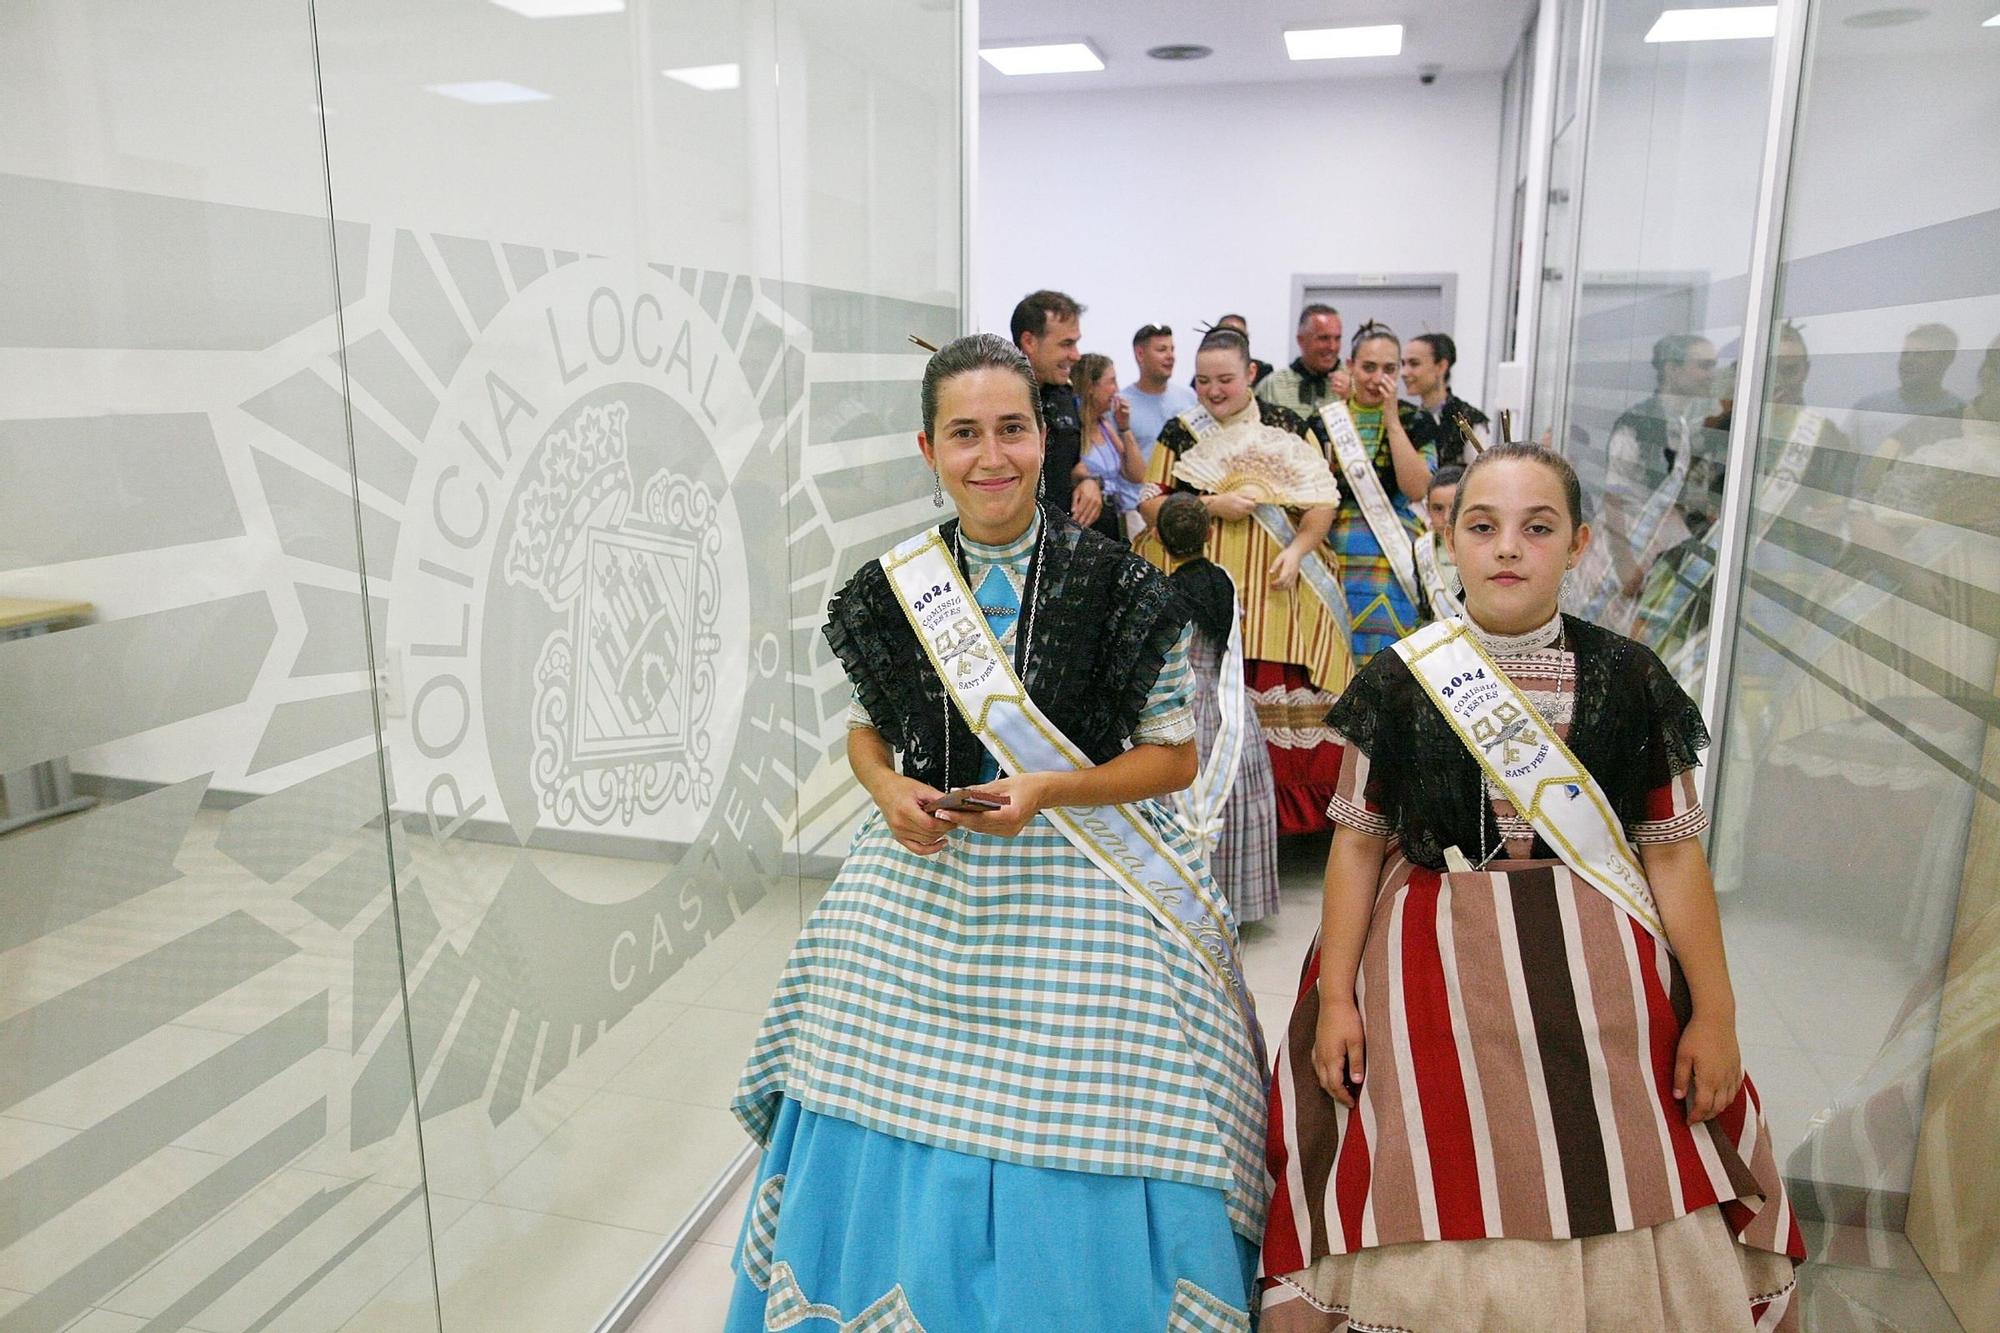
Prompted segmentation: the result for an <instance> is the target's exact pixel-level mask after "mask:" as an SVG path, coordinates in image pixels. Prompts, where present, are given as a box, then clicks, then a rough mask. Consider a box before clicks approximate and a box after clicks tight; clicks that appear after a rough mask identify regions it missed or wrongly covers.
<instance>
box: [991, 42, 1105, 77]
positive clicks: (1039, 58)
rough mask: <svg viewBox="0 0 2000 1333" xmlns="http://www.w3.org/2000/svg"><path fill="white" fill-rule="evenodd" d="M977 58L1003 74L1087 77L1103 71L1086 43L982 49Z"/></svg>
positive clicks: (1100, 63)
mask: <svg viewBox="0 0 2000 1333" xmlns="http://www.w3.org/2000/svg"><path fill="white" fill-rule="evenodd" d="M979 58H980V59H981V60H984V61H985V62H986V63H987V64H989V65H991V66H993V68H995V69H997V70H999V71H1000V72H1001V73H1002V74H1089V73H1092V72H1094V71H1096V70H1100V69H1103V68H1104V57H1103V56H1100V55H1098V54H1097V49H1096V48H1095V47H1093V46H1092V45H1091V44H1090V43H1089V42H1058V43H1056V44H1055V45H1053V46H982V47H980V48H979Z"/></svg>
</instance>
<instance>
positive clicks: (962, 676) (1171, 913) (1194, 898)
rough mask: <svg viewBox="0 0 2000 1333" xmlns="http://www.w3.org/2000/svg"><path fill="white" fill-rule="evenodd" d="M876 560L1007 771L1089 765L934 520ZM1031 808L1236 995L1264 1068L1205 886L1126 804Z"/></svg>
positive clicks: (1228, 934) (1239, 974) (1225, 934)
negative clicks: (1028, 677) (985, 609)
mask: <svg viewBox="0 0 2000 1333" xmlns="http://www.w3.org/2000/svg"><path fill="white" fill-rule="evenodd" d="M882 569H883V571H884V572H885V573H887V574H888V576H889V582H890V584H891V585H892V586H894V588H895V589H896V600H897V602H898V603H899V604H900V605H901V606H902V608H903V613H904V614H905V615H906V616H908V617H909V619H910V626H911V628H912V629H914V630H915V631H916V634H917V641H918V642H919V643H921V644H922V645H923V648H924V654H925V656H927V657H928V658H929V659H930V663H931V667H932V669H934V670H935V671H936V672H937V674H938V679H940V680H942V681H943V682H944V686H945V692H946V693H947V694H949V695H950V696H951V699H952V702H953V703H954V704H956V705H957V706H958V711H959V713H960V714H961V715H962V716H963V717H964V718H965V720H966V723H967V724H968V725H969V726H970V727H971V728H972V734H973V735H974V736H976V737H978V738H979V741H980V743H981V744H982V745H984V746H985V747H986V748H987V750H988V751H990V752H991V753H992V755H993V757H994V758H995V759H997V760H999V761H1000V763H1001V765H1002V767H1003V768H1005V769H1006V771H1007V772H1009V773H1047V772H1057V773H1072V772H1077V771H1079V770H1082V769H1086V768H1090V767H1092V764H1091V761H1090V757H1089V756H1088V755H1086V754H1084V752H1083V751H1081V750H1079V749H1078V748H1077V747H1076V745H1075V743H1074V742H1072V741H1071V740H1070V739H1069V738H1068V737H1067V736H1065V735H1063V734H1062V732H1061V731H1059V730H1057V728H1056V725H1055V724H1054V723H1053V722H1051V721H1049V719H1048V718H1047V716H1045V715H1044V714H1043V712H1042V710H1041V709H1040V708H1039V707H1037V706H1036V704H1035V701H1034V700H1033V699H1031V698H1029V697H1028V691H1027V687H1026V686H1024V685H1022V684H1021V680H1020V677H1018V676H1016V675H1015V674H1014V667H1013V664H1012V663H1010V662H1009V661H1008V660H1007V655H1006V653H1005V652H1003V651H1002V650H1001V647H1000V641H999V640H998V639H996V638H994V636H993V631H992V629H991V628H989V627H988V626H987V624H986V618H985V617H984V616H983V615H981V614H980V613H979V609H978V606H977V605H976V604H975V603H974V601H973V598H972V593H971V592H970V591H969V590H968V589H967V588H966V586H965V580H964V578H963V576H962V575H961V574H960V573H959V568H958V562H957V561H956V560H954V559H953V558H952V555H951V551H950V549H949V548H948V547H947V546H946V545H945V542H944V538H943V536H942V535H941V533H940V531H939V529H937V528H929V529H926V530H925V531H923V532H920V533H918V534H917V535H916V536H914V537H912V538H910V539H909V540H908V541H905V542H904V543H902V544H901V545H900V546H898V547H896V548H895V549H894V550H893V551H891V552H890V553H889V554H888V555H886V556H884V557H883V558H882ZM1024 632H1025V631H1024ZM1040 817H1041V818H1043V819H1046V820H1048V821H1049V822H1050V823H1051V824H1054V825H1055V826H1056V828H1057V829H1058V830H1060V831H1061V833H1062V835H1063V836H1064V837H1066V838H1068V839H1069V840H1070V842H1072V843H1073V844H1075V846H1076V848H1077V850H1078V851H1080V852H1082V853H1083V854H1084V855H1085V856H1087V857H1089V858H1090V860H1091V861H1092V863H1093V864H1095V865H1096V866H1097V868H1098V869H1099V870H1102V871H1103V872H1104V873H1105V875H1106V876H1108V877H1109V878H1110V879H1111V881H1112V883H1114V884H1116V885H1117V886H1118V887H1119V888H1121V889H1123V890H1124V891H1125V892H1126V893H1128V894H1130V895H1131V896H1132V897H1133V898H1135V899H1136V900H1138V902H1139V903H1140V904H1141V905H1143V906H1144V907H1145V908H1146V910H1147V911H1149V912H1151V913H1152V914H1153V916H1154V918H1155V919H1157V920H1158V921H1159V923H1160V924H1161V925H1163V926H1165V927H1166V928H1167V930H1168V931H1169V933H1171V934H1172V935H1174V936H1175V937H1177V938H1178V939H1180V940H1181V941H1182V943H1184V944H1186V945H1187V947H1188V948H1189V949H1190V950H1191V951H1192V952H1193V953H1194V955H1195V957H1197V958H1199V959H1200V960H1201V962H1202V965H1203V967H1204V968H1205V969H1206V970H1207V971H1208V973H1209V975H1210V976H1212V977H1214V978H1215V980H1216V982H1217V984H1219V985H1220V986H1221V987H1222V989H1223V990H1224V992H1225V993H1227V994H1228V995H1229V996H1230V998H1231V999H1232V1000H1233V1001H1234V1002H1235V1004H1236V1007H1237V1009H1238V1011H1239V1012H1240V1013H1241V1014H1242V1017H1243V1022H1244V1026H1245V1028H1246V1029H1247V1031H1248V1033H1249V1036H1250V1040H1251V1043H1252V1045H1254V1046H1255V1048H1256V1050H1257V1059H1258V1064H1259V1067H1260V1068H1263V1067H1265V1065H1264V1042H1263V1028H1262V1027H1261V1026H1260V1025H1259V1023H1258V1021H1257V1013H1256V1009H1255V1006H1254V1005H1253V1004H1252V1002H1251V999H1250V990H1249V987H1248V986H1247V985H1246V984H1245V982H1244V980H1243V969H1242V965H1241V963H1240V961H1239V960H1238V958H1237V956H1236V941H1235V938H1234V934H1233V932H1232V931H1231V929H1230V926H1229V918H1228V915H1227V913H1226V912H1225V911H1224V909H1223V908H1222V907H1221V906H1220V905H1219V904H1218V903H1217V902H1216V901H1214V899H1213V897H1212V895H1213V894H1214V891H1215V890H1214V885H1213V884H1212V883H1211V882H1210V881H1208V880H1207V879H1206V878H1205V877H1203V876H1202V875H1199V874H1197V873H1195V870H1194V868H1193V867H1192V866H1190V865H1189V864H1188V863H1187V861H1186V860H1185V859H1183V858H1182V856H1181V855H1180V853H1179V852H1177V851H1176V850H1175V849H1174V847H1173V846H1172V845H1171V844H1170V843H1168V842H1167V841H1166V840H1165V839H1163V838H1161V837H1160V835H1159V834H1158V833H1157V832H1155V831H1154V829H1153V827H1152V825H1150V824H1148V823H1147V822H1146V819H1145V817H1144V816H1143V815H1141V814H1140V813H1139V812H1138V811H1137V810H1135V809H1134V808H1133V807H1132V806H1130V805H1099V806H1091V807H1087V808H1069V807H1064V806H1053V807H1050V808H1049V809H1046V810H1043V811H1042V812H1041V814H1040Z"/></svg>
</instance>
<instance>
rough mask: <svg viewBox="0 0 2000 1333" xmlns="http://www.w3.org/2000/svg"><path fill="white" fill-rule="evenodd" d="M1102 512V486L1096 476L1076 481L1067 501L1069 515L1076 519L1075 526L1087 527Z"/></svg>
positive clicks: (1095, 520)
mask: <svg viewBox="0 0 2000 1333" xmlns="http://www.w3.org/2000/svg"><path fill="white" fill-rule="evenodd" d="M1103 512H1104V487H1103V485H1102V484H1101V483H1100V482H1099V481H1098V480H1097V478H1095V477H1085V478H1084V479H1083V480H1081V481H1079V482H1077V484H1076V490H1075V491H1074V492H1072V493H1071V495H1070V501H1069V516H1070V517H1071V518H1073V519H1075V520H1076V522H1077V526H1079V527H1084V528H1087V527H1089V526H1090V525H1091V524H1093V523H1095V522H1097V516H1098V515H1099V514H1101V513H1103Z"/></svg>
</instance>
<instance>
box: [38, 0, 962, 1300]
mask: <svg viewBox="0 0 2000 1333" xmlns="http://www.w3.org/2000/svg"><path fill="white" fill-rule="evenodd" d="M581 10H590V11H592V12H590V13H587V14H585V13H579V12H578V11H581ZM552 11H559V12H560V13H561V14H563V15H565V16H562V17H536V15H538V14H543V13H549V12H552ZM958 23H959V19H958V15H957V13H956V8H955V6H952V5H938V4H935V3H930V2H929V0H842V3H838V4H835V5H831V6H829V5H806V4H802V3H792V2H791V0H776V2H775V3H759V4H750V3H729V2H725V3H723V4H721V5H711V6H705V7H701V8H699V9H690V8H689V7H687V6H679V5H668V4H663V3H657V2H653V3H642V2H641V0H631V3H627V4H617V3H602V4H593V5H586V6H579V5H564V6H548V5H538V4H532V3H526V2H525V0H523V2H522V3H507V4H499V3H488V2H487V0H454V2H453V3H445V4H433V5H425V6H408V5H396V4H389V3H384V2H382V0H343V2H341V3H325V2H324V0H322V2H321V3H318V4H308V3H303V2H301V3H296V4H280V5H266V6H255V7H251V8H249V9H245V8H244V7H242V6H234V5H223V4H209V3H202V4H196V5H190V6H178V7H175V8H174V9H173V10H172V11H171V13H170V14H169V13H166V12H160V13H155V12H154V11H153V10H151V9H149V8H147V7H143V6H138V7H134V6H124V5H110V4H83V5H67V4H65V5H57V4H52V3H49V4H25V5H14V6H8V7H7V8H6V10H5V12H4V13H0V112H4V115H0V216H4V218H5V225H4V226H0V774H5V775H6V783H5V799H6V805H5V807H4V809H0V830H5V831H4V832H0V886H4V890H5V892H4V894H0V929H4V933H5V937H4V940H0V1029H4V1036H0V1089H4V1100H5V1105H4V1106H0V1193H4V1195H5V1197H6V1198H7V1201H8V1206H7V1207H6V1209H4V1210H0V1225H4V1226H5V1227H6V1229H7V1234H5V1235H4V1236H0V1330H5V1331H6V1333H15V1330H20V1331H21V1333H27V1331H28V1330H36V1331H38V1333H39V1330H44V1329H55V1328H64V1327H69V1326H70V1325H71V1324H73V1323H77V1321H84V1322H83V1323H79V1324H78V1326H79V1327H83V1326H90V1327H97V1326H102V1327H106V1328H110V1327H125V1326H127V1325H128V1324H129V1325H131V1326H134V1327H136V1326H138V1325H139V1324H140V1323H142V1322H143V1323H146V1324H147V1325H148V1326H151V1327H162V1328H174V1327H188V1328H195V1329H202V1330H211V1331H213V1333H226V1331H227V1333H233V1330H239V1329H251V1328H258V1329H264V1328H272V1329H298V1330H328V1329H338V1328H355V1329H364V1328H365V1329H369V1330H378V1329H404V1328H408V1329H432V1330H435V1329H439V1328H443V1329H447V1330H449V1329H480V1330H486V1329H500V1328H522V1329H527V1328H533V1329H558V1328H593V1327H595V1326H597V1325H598V1324H599V1322H600V1321H601V1320H603V1319H604V1318H605V1316H606V1315H607V1313H608V1312H611V1311H613V1310H614V1309H615V1308H617V1307H618V1305H619V1303H620V1300H621V1297H622V1296H623V1295H624V1294H625V1293H626V1292H627V1290H628V1288H629V1287H630V1286H631V1285H632V1284H633V1283H634V1282H635V1280H636V1279H638V1278H639V1277H640V1276H641V1275H642V1274H643V1273H645V1272H646V1271H647V1270H648V1269H649V1267H650V1266H651V1265H652V1264H653V1262H654V1260H655V1257H656V1256H657V1255H659V1254H660V1253H661V1251H662V1249H663V1247H664V1246H665V1245H666V1244H667V1243H668V1241H669V1240H670V1239H673V1238H677V1237H678V1238H680V1239H682V1240H685V1239H686V1238H685V1237H684V1236H682V1235H681V1233H682V1232H683V1231H684V1230H686V1226H685V1224H687V1223H688V1222H689V1220H690V1218H691V1217H692V1216H694V1215H695V1214H696V1213H697V1211H698V1210H699V1209H700V1208H701V1206H702V1205H703V1204H704V1202H705V1201H707V1200H709V1199H711V1198H712V1196H713V1195H714V1193H715V1192H716V1191H717V1189H718V1187H719V1186H720V1185H722V1184H723V1182H724V1181H725V1178H726V1175H727V1173H728V1172H729V1170H730V1169H731V1167H732V1164H734V1163H735V1162H736V1161H737V1160H738V1158H739V1155H740V1154H741V1153H742V1152H743V1150H744V1148H745V1146H746V1142H747V1141H746V1140H745V1138H744V1136H743V1134H742V1133H741V1131H740V1129H739V1128H738V1127H737V1126H736V1124H735V1122H734V1120H733V1118H732V1117H731V1116H730V1114H729V1112H728V1109H727V1107H728V1101H729V1098H730V1095H731V1093H732V1090H733V1086H734V1082H735V1077H736V1073H737V1070H738V1068H739V1066H740V1064H741V1060H742V1057H743V1055H744V1053H745V1051H746V1050H747V1047H748V1043H749V1040H750V1037H751V1034H752V1032H753V1030H754V1027H755V1024H756V1021H757V1016H758V1015H759V1014H760V1013H761V1011H762V1008H763V1006H764V1003H765V1001H766V999H767V998H768V996H769V993H770V989H771V987H772V985H773V984H774V982H775V980H776V977H777V972H778V968H779V966H780V965H781V963H782V960H783V958H784V955H785V952H786V950H787V949H788V948H789V946H790V943H791V941H792V939H793V937H794V936H795V935H796V933H797V930H798V926H799V923H800V920H801V916H802V913H803V912H804V911H805V910H807V908H808V907H809V905H810V903H811V901H812V900H813V897H814V894H815V888H816V880H815V876H817V875H820V874H824V873H825V872H826V870H827V868H828V866H829V864H830V860H829V858H830V857H831V856H836V855H837V854H838V852H839V851H840V849H841V847H842V846H843V843H844V838H845V835H846V831H847V829H848V828H849V827H850V825H851V823H852V821H853V818H854V816H855V814H856V813H857V811H858V809H859V806H860V797H859V795H858V793H857V792H856V790H855V788H854V785H853V783H852V782H851V780H850V779H849V778H848V776H847V774H846V771H845V768H844V763H843V761H842V756H843V753H844V751H843V748H842V744H841V742H842V740H843V739H844V729H843V726H842V716H843V714H844V708H845V697H844V694H843V693H842V690H841V687H840V673H839V671H838V668H837V666H835V665H834V664H833V663H832V662H831V661H830V660H829V658H828V657H827V655H826V653H825V652H824V651H823V650H822V649H821V647H820V645H819V641H818V636H817V626H818V621H819V618H820V614H821V610H822V608H823V606H824V604H825V601H826V599H827V597H828V596H829V595H830V593H831V591H832V589H833V588H834V587H837V586H838V584H839V582H840V581H842V580H844V579H845V577H846V576H847V575H848V574H849V573H851V572H852V570H853V568H854V567H855V566H857V565H858V564H859V563H860V562H861V561H862V560H864V559H866V558H868V557H869V556H871V555H873V554H875V553H876V552H877V551H879V550H880V549H881V548H882V547H884V546H885V545H887V544H889V543H890V542H891V541H893V540H895V539H897V538H899V537H900V536H902V535H904V534H905V533H907V532H909V531H912V530H914V529H915V528H916V527H917V526H918V525H919V524H921V523H922V522H925V521H927V519H928V515H929V513H930V507H929V500H928V489H927V486H926V485H925V478H924V474H923V469H922V467H921V464H920V463H919V462H918V461H917V460H916V458H915V456H914V448H913V446H912V444H911V433H912V431H913V429H914V426H915V420H916V398H917V395H916V387H915V382H914V381H915V377H916V374H917V372H918V371H919V370H920V368H921V365H922V354H921V353H920V352H918V351H917V350H916V349H915V348H914V347H912V346H911V345H910V343H909V342H908V341H907V339H908V337H909V335H912V334H914V335H916V336H918V337H922V338H925V339H927V340H929V341H932V342H938V341H941V340H943V339H945V338H948V337H950V336H952V335H954V334H955V333H956V332H957V331H958V330H959V326H960V309H961V306H962V299H961V297H962V292H961V288H960V282H961V278H960V274H961V271H962V255H961V250H962V240H961V237H962V225H963V218H962V213H961V208H962V195H961V169H960V162H961V153H960V144H961V142H962V138H963V133H964V129H963V125H962V124H961V115H960V87H959V78H960V55H959V44H960V33H959V27H958ZM72 798H74V799H72ZM84 804H89V807H90V808H87V809H83V810H81V811H77V810H76V809H74V808H73V807H75V806H78V805H84ZM93 1320H94V1321H96V1322H95V1323H91V1322H90V1321H93Z"/></svg>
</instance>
